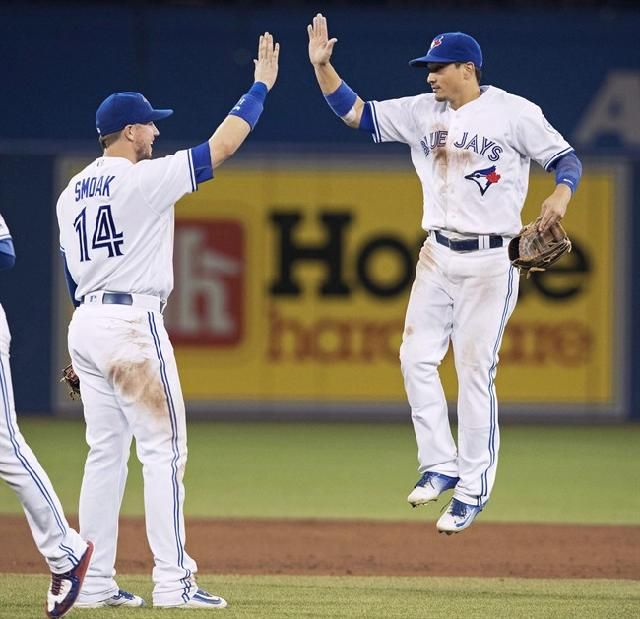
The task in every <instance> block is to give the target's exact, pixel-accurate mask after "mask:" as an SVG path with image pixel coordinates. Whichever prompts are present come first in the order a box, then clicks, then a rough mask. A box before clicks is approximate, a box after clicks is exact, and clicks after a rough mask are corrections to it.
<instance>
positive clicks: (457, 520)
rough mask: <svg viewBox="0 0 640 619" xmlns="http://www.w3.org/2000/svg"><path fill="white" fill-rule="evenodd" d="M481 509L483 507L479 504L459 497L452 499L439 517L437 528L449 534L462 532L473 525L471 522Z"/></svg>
mask: <svg viewBox="0 0 640 619" xmlns="http://www.w3.org/2000/svg"><path fill="white" fill-rule="evenodd" d="M481 511H482V507H479V506H478V505H468V504H467V503H463V502H462V501H458V499H451V502H450V503H449V505H448V506H447V509H446V511H445V512H444V514H442V516H440V518H439V519H438V522H437V523H436V528H437V529H438V531H440V533H446V534H447V535H452V534H453V533H460V531H464V530H465V529H467V528H468V527H470V526H471V523H472V522H473V521H474V520H475V518H476V516H477V515H478V514H479V513H480V512H481Z"/></svg>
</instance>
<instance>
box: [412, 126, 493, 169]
mask: <svg viewBox="0 0 640 619" xmlns="http://www.w3.org/2000/svg"><path fill="white" fill-rule="evenodd" d="M448 135H449V132H448V131H444V130H441V129H440V130H438V131H432V132H431V133H429V137H428V138H427V136H426V135H424V136H422V139H421V140H420V145H421V146H422V150H423V152H424V156H425V157H428V156H429V153H430V152H431V151H433V150H434V149H435V148H441V147H443V146H445V145H446V143H447V137H448ZM453 146H455V147H456V148H460V149H462V150H472V151H473V152H474V153H476V155H485V154H486V153H487V152H488V153H489V154H488V155H487V159H488V160H489V161H498V159H500V154H501V153H502V152H504V148H503V147H502V146H500V145H499V144H497V143H496V142H495V141H494V140H490V139H489V138H485V137H484V136H480V135H478V134H475V135H473V137H471V138H469V132H468V131H465V132H464V134H463V136H462V137H461V138H460V140H459V141H457V142H454V143H453Z"/></svg>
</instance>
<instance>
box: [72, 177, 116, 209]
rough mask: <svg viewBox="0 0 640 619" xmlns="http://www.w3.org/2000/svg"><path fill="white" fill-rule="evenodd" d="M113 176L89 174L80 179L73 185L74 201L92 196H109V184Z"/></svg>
mask: <svg viewBox="0 0 640 619" xmlns="http://www.w3.org/2000/svg"><path fill="white" fill-rule="evenodd" d="M114 178H115V176H109V175H107V176H104V175H103V176H89V177H87V178H82V179H80V180H79V181H78V182H77V183H76V185H75V197H76V202H78V201H80V200H84V199H85V198H93V197H94V196H107V197H108V196H110V195H111V194H110V193H109V189H110V188H109V185H110V184H111V182H112V181H113V179H114Z"/></svg>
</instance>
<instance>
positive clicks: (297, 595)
mask: <svg viewBox="0 0 640 619" xmlns="http://www.w3.org/2000/svg"><path fill="white" fill-rule="evenodd" d="M119 581H120V584H121V585H122V586H123V587H128V588H129V589H131V590H135V591H136V593H139V594H140V595H142V596H143V597H145V596H146V599H147V601H148V602H149V601H150V600H151V597H150V596H151V586H150V583H149V581H148V579H146V578H144V577H141V576H131V577H126V576H120V578H119ZM201 585H202V586H203V587H205V588H208V589H209V590H210V591H211V592H215V593H219V594H221V595H223V596H225V597H226V599H227V601H228V602H229V607H228V608H227V609H226V610H224V611H219V612H221V613H222V615H221V616H223V617H224V618H225V619H236V618H240V617H243V618H251V619H261V618H265V619H285V618H287V619H300V618H302V617H330V618H331V619H335V618H336V617H344V618H351V617H353V618H356V617H358V618H362V617H367V618H373V617H381V618H382V617H384V618H392V617H397V618H398V619H409V618H412V617H416V618H421V619H424V618H425V617H428V618H439V617H442V618H446V619H451V618H452V617H472V618H473V617H477V618H480V617H483V618H484V617H505V618H509V619H511V618H513V617H545V618H546V619H549V618H554V617H555V618H558V619H570V618H573V617H575V618H576V619H578V618H579V619H584V618H585V617H589V618H592V617H603V618H604V617H616V618H624V617H638V616H639V615H640V584H639V583H637V582H629V581H617V580H529V579H526V580H525V579H506V580H505V579H496V578H482V579H481V578H446V579H445V578H383V577H370V578H360V577H348V578H337V577H332V576H326V577H319V576H313V577H309V576H295V577H293V576H292V577H283V576H260V577H258V576H220V577H216V578H215V580H214V579H207V578H202V579H201ZM46 588H47V578H46V577H44V576H33V575H30V576H24V575H15V574H0V591H1V593H0V618H3V619H4V618H7V619H9V618H11V619H15V618H16V617H39V616H41V614H40V612H37V611H36V609H39V608H40V607H42V605H43V603H44V592H45V591H46ZM196 614H198V613H196ZM205 614H207V613H205ZM70 616H73V617H77V618H78V619H81V618H83V617H84V618H86V619H93V618H98V619H107V618H109V617H116V616H117V617H118V618H122V619H126V618H127V617H131V618H134V617H135V618H136V619H152V618H154V617H157V618H162V619H178V618H180V619H184V617H185V613H184V610H154V609H153V608H135V609H130V610H124V609H121V608H120V609H98V610H82V609H77V610H74V611H72V613H71V615H70ZM190 616H191V615H190Z"/></svg>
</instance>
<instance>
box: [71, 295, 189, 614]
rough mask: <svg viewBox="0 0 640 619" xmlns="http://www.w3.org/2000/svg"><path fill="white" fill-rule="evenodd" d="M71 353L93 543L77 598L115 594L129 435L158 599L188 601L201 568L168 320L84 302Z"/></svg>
mask: <svg viewBox="0 0 640 619" xmlns="http://www.w3.org/2000/svg"><path fill="white" fill-rule="evenodd" d="M69 352H70V353H71V360H72V363H73V367H74V369H75V371H76V373H77V374H78V376H79V378H80V389H81V391H82V401H83V404H84V416H85V421H86V425H87V432H86V438H87V443H88V445H89V454H88V456H87V462H86V465H85V471H84V478H83V481H82V490H81V494H80V532H81V534H82V535H83V536H86V537H87V539H91V540H92V541H93V542H94V543H95V551H94V554H93V561H92V563H91V566H90V567H89V571H88V572H87V576H86V579H85V582H84V586H83V589H82V592H81V594H80V597H79V600H80V601H82V602H96V601H100V600H103V599H106V598H107V597H110V596H111V595H113V594H115V593H117V591H118V586H117V584H116V582H115V580H114V576H115V569H114V565H115V558H116V545H117V536H118V514H119V511H120V505H121V502H122V496H123V493H124V488H125V482H126V479H127V461H128V458H129V452H130V446H131V439H132V436H133V437H135V439H136V452H137V455H138V459H139V460H140V462H141V463H142V472H143V478H144V503H145V519H146V529H147V538H148V540H149V546H150V547H151V551H152V553H153V556H154V558H155V567H154V569H153V581H154V583H155V587H154V591H153V602H154V604H159V605H175V604H181V603H183V602H186V601H187V600H188V599H189V598H190V597H192V595H193V594H194V593H195V591H196V584H195V580H194V578H193V575H194V574H195V572H196V570H197V567H196V563H195V561H194V560H193V559H192V558H191V557H190V556H189V555H188V554H187V552H186V550H185V527H184V514H183V503H184V485H183V481H182V480H183V476H184V469H185V465H186V462H187V433H186V423H185V407H184V401H183V398H182V391H181V388H180V381H179V378H178V369H177V366H176V362H175V358H174V354H173V347H172V346H171V343H170V342H169V337H168V335H167V332H166V330H165V328H164V323H163V319H162V315H161V314H160V313H159V312H158V311H151V310H146V309H141V308H139V307H132V306H126V305H102V304H96V305H86V304H85V305H81V306H80V307H79V308H78V309H76V311H75V312H74V314H73V318H72V320H71V323H70V325H69Z"/></svg>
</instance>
